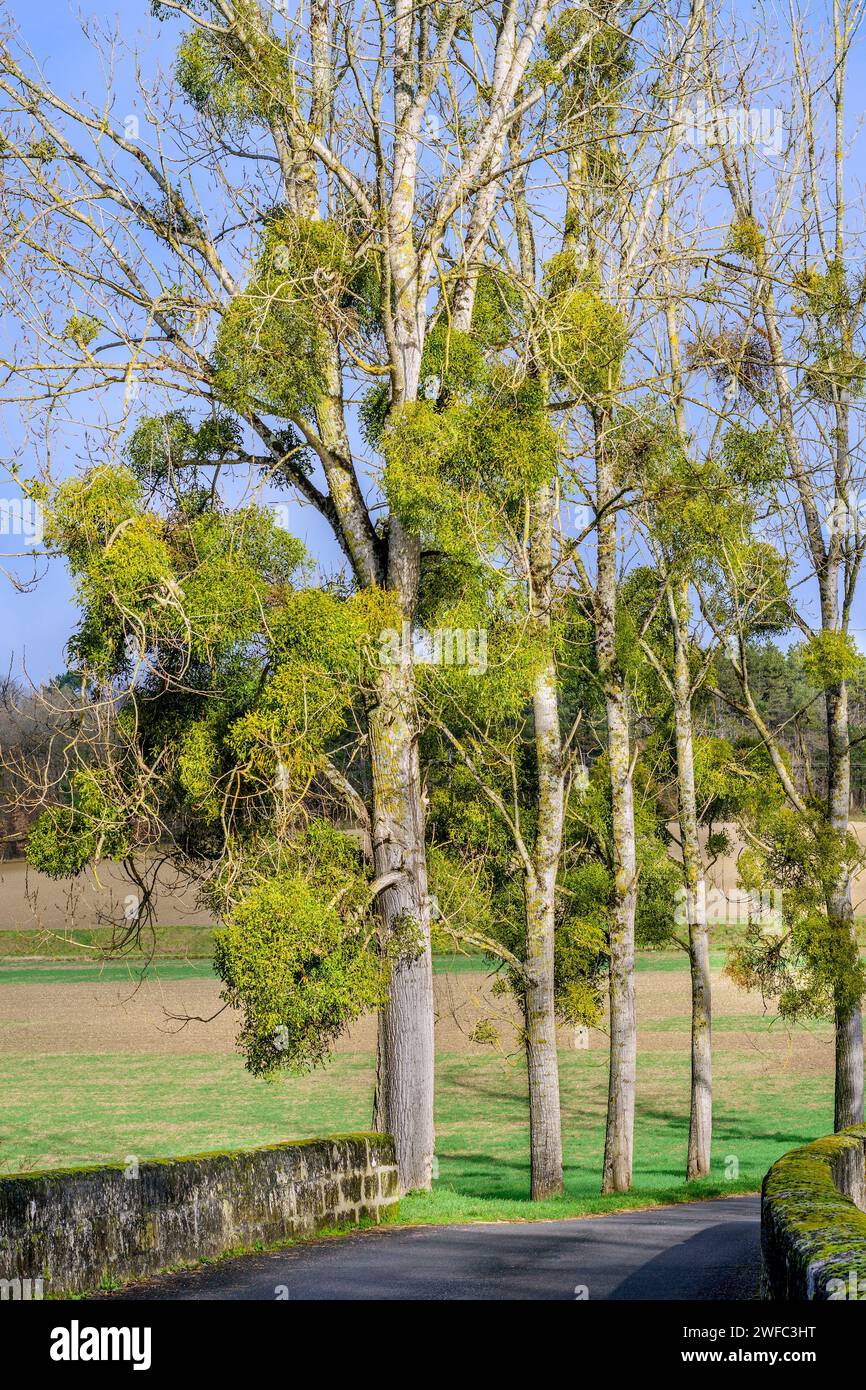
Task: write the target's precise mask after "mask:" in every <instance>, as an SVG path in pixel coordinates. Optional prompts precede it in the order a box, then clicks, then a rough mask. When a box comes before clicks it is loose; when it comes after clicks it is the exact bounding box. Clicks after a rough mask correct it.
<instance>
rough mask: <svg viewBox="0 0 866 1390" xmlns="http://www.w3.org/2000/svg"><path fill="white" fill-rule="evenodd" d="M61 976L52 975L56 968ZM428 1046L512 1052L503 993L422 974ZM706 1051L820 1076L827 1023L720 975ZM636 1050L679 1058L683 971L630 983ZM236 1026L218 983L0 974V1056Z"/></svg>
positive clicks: (357, 1041)
mask: <svg viewBox="0 0 866 1390" xmlns="http://www.w3.org/2000/svg"><path fill="white" fill-rule="evenodd" d="M60 973H61V974H62V971H61V972H60ZM434 987H435V994H436V1015H437V1018H436V1045H437V1050H438V1051H440V1052H451V1053H465V1054H475V1055H480V1054H484V1053H486V1054H488V1055H490V1053H491V1050H494V1051H495V1050H496V1047H495V1046H494V1048H493V1049H491V1045H490V1044H489V1043H485V1044H480V1043H477V1042H475V1041H473V1030H474V1028H475V1026H476V1024H477V1023H478V1022H479V1020H482V1019H484V1020H490V1021H492V1022H493V1023H494V1025H495V1027H496V1029H497V1032H498V1034H499V1044H498V1048H499V1050H501V1051H503V1052H511V1051H513V1050H514V1049H515V1048H516V1047H517V1043H518V1036H517V1029H518V1026H519V1019H518V1014H517V1010H516V1008H515V1006H514V1004H513V1003H512V1002H511V1000H510V999H508V998H507V997H505V998H503V997H496V996H495V995H494V994H493V993H492V992H491V980H490V978H489V977H488V976H486V975H483V974H470V973H468V972H466V973H460V974H441V975H436V976H435V977H434ZM713 989H714V1011H715V1015H716V1020H717V1024H716V1029H715V1037H714V1043H715V1050H716V1052H717V1054H723V1053H736V1054H737V1055H738V1057H739V1058H740V1059H741V1060H744V1061H748V1064H749V1069H750V1070H751V1071H753V1072H754V1074H755V1075H760V1074H761V1073H762V1072H778V1071H780V1070H787V1069H789V1068H795V1069H796V1070H797V1071H799V1072H808V1073H810V1074H813V1075H814V1074H819V1073H824V1072H826V1073H827V1074H828V1076H829V1075H831V1074H832V1068H833V1044H832V1033H831V1030H830V1029H829V1027H827V1026H824V1025H818V1024H816V1025H814V1026H812V1027H798V1028H796V1029H789V1028H787V1027H786V1026H785V1025H784V1024H782V1023H781V1022H780V1021H779V1020H778V1019H775V1018H773V1016H772V1015H770V1014H768V1013H766V1012H765V1011H764V1007H763V1004H762V1001H761V999H760V997H759V996H757V995H754V994H747V993H745V992H744V991H742V990H740V989H738V988H737V987H736V986H735V985H734V984H733V983H732V982H731V981H730V980H729V979H727V977H726V976H725V975H723V974H722V972H721V971H718V970H717V971H714V972H713ZM637 996H638V1045H639V1049H640V1050H641V1051H645V1052H668V1051H670V1052H674V1051H675V1052H679V1053H686V1054H687V1052H688V1014H689V998H690V993H689V977H688V973H687V972H685V971H680V972H673V971H663V970H645V971H642V972H641V973H639V974H638V976H637ZM237 1029H238V1019H237V1017H236V1015H235V1014H234V1013H233V1012H232V1011H231V1010H230V1009H228V1008H225V1007H224V1006H223V1005H222V1004H221V1002H220V999H219V982H218V981H217V980H216V979H214V980H213V981H211V980H209V979H207V978H200V977H199V978H191V979H189V980H178V979H169V980H162V979H159V978H158V976H154V975H148V976H147V977H146V978H144V979H143V980H138V979H137V978H136V976H135V974H134V972H133V971H132V970H131V971H130V976H129V980H128V981H122V982H118V981H116V980H112V981H99V982H93V981H90V982H88V983H75V984H65V983H63V982H62V981H61V982H58V983H45V984H41V983H2V976H0V1053H6V1054H10V1055H13V1054H19V1055H20V1054H28V1055H39V1054H42V1055H56V1054H64V1053H68V1054H93V1053H99V1054H129V1055H137V1056H142V1055H161V1056H167V1057H168V1056H185V1055H189V1054H205V1055H211V1056H226V1055H231V1054H233V1053H234V1050H235V1036H236V1033H237ZM578 1041H579V1040H578V1038H577V1037H576V1035H575V1034H574V1033H573V1032H572V1031H571V1030H567V1029H562V1030H560V1045H561V1047H562V1048H564V1049H573V1048H575V1046H576V1045H577V1043H578ZM606 1044H607V1040H606V1038H605V1036H604V1033H603V1031H602V1030H591V1032H590V1034H589V1038H588V1045H589V1049H590V1050H591V1051H596V1050H598V1051H604V1050H605V1049H606ZM375 1046H376V1025H375V1019H374V1018H373V1017H372V1016H371V1017H369V1018H365V1019H362V1020H361V1021H359V1022H358V1023H357V1024H356V1025H355V1026H354V1027H352V1028H351V1029H350V1030H349V1031H348V1032H347V1033H346V1034H345V1035H344V1036H343V1037H342V1038H341V1039H340V1041H339V1043H338V1046H337V1051H338V1052H341V1053H349V1054H355V1055H357V1056H361V1055H371V1054H373V1052H374V1051H375Z"/></svg>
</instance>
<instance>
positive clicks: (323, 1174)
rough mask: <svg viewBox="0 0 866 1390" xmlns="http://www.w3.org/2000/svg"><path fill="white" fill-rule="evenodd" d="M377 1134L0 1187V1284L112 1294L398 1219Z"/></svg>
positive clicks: (393, 1174) (50, 1175) (75, 1172)
mask: <svg viewBox="0 0 866 1390" xmlns="http://www.w3.org/2000/svg"><path fill="white" fill-rule="evenodd" d="M397 1199H398V1185H397V1165H396V1158H395V1153H394V1142H393V1140H392V1139H391V1138H390V1136H388V1135H383V1134H348V1135H347V1134H343V1135H334V1136H333V1137H330V1138H327V1139H312V1140H302V1141H300V1142H297V1143H285V1144H269V1145H265V1146H263V1147H261V1148H257V1149H239V1150H229V1151H222V1152H216V1153H206V1154H190V1155H186V1156H184V1157H183V1158H177V1159H154V1160H152V1161H149V1162H147V1163H142V1164H140V1165H139V1166H138V1167H137V1169H136V1170H135V1172H134V1174H130V1173H129V1172H128V1170H127V1169H126V1168H125V1167H124V1166H122V1165H118V1164H110V1165H106V1166H104V1167H87V1168H78V1169H66V1170H54V1171H51V1172H45V1173H18V1174H13V1175H10V1176H7V1177H2V1178H0V1279H16V1278H17V1279H26V1278H42V1279H43V1280H44V1281H45V1289H46V1292H47V1293H49V1294H53V1295H58V1294H60V1295H62V1294H70V1293H80V1292H84V1291H87V1290H91V1289H95V1288H98V1287H100V1286H106V1285H111V1286H114V1285H117V1284H118V1283H121V1282H123V1281H124V1280H125V1279H129V1278H140V1277H142V1276H145V1275H148V1274H153V1273H156V1272H158V1271H159V1270H162V1269H165V1268H168V1267H171V1266H173V1265H183V1264H189V1263H190V1262H192V1261H196V1260H201V1259H213V1258H215V1257H218V1256H220V1255H222V1254H224V1253H225V1252H226V1251H228V1250H234V1249H250V1248H253V1247H257V1246H266V1245H269V1244H274V1243H277V1242H279V1241H285V1240H288V1239H291V1238H292V1237H297V1236H303V1235H309V1234H313V1233H315V1232H318V1231H320V1230H323V1229H329V1228H333V1227H338V1226H346V1225H357V1224H359V1223H362V1222H364V1223H368V1222H371V1221H372V1222H376V1223H378V1222H380V1221H382V1220H387V1219H390V1218H391V1217H393V1215H394V1214H395V1212H396V1209H397Z"/></svg>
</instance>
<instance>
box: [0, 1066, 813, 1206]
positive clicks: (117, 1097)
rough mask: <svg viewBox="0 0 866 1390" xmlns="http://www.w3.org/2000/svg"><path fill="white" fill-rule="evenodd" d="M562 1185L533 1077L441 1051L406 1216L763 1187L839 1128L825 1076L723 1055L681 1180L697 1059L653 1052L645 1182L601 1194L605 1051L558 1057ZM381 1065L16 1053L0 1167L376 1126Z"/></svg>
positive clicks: (641, 1117) (643, 1090)
mask: <svg viewBox="0 0 866 1390" xmlns="http://www.w3.org/2000/svg"><path fill="white" fill-rule="evenodd" d="M561 1073H562V1097H563V1129H564V1134H565V1164H566V1192H565V1195H564V1196H563V1197H561V1198H558V1199H556V1200H555V1201H550V1202H544V1203H536V1204H533V1203H530V1202H529V1200H528V1191H529V1154H528V1138H527V1127H526V1078H525V1072H524V1069H523V1067H522V1066H520V1065H511V1064H510V1063H508V1062H507V1061H505V1060H504V1059H502V1058H499V1057H478V1056H463V1055H460V1054H456V1053H446V1054H443V1055H441V1056H440V1057H439V1060H438V1099H437V1116H436V1126H437V1135H438V1139H437V1170H436V1180H435V1183H434V1190H433V1192H432V1194H429V1195H426V1194H425V1195H411V1196H409V1197H408V1198H406V1199H405V1200H404V1201H403V1203H402V1204H401V1213H400V1220H401V1221H402V1222H410V1223H412V1222H424V1223H427V1222H451V1221H476V1220H491V1221H498V1220H514V1219H539V1218H546V1217H561V1216H575V1215H588V1214H591V1213H597V1212H605V1211H614V1210H619V1209H623V1208H634V1207H641V1206H650V1205H654V1204H658V1203H668V1202H679V1201H687V1200H690V1199H694V1198H698V1197H711V1196H730V1195H731V1194H732V1193H735V1192H747V1191H755V1190H757V1188H758V1187H759V1185H760V1182H761V1179H762V1177H763V1175H764V1173H765V1172H766V1171H767V1169H768V1168H769V1167H770V1165H771V1164H772V1163H773V1162H774V1161H775V1159H777V1158H778V1157H779V1156H780V1155H781V1154H782V1153H784V1152H785V1151H786V1150H787V1149H790V1148H792V1147H794V1146H796V1145H798V1144H802V1143H805V1142H806V1141H807V1140H809V1139H812V1138H815V1137H817V1136H818V1135H820V1134H822V1133H825V1132H826V1131H827V1128H828V1126H831V1125H832V1086H831V1085H830V1084H829V1083H828V1078H827V1077H824V1076H820V1075H817V1076H809V1075H805V1076H804V1075H797V1074H795V1073H794V1072H793V1070H780V1071H778V1072H774V1073H772V1074H763V1075H761V1076H760V1077H758V1076H756V1074H755V1069H754V1065H753V1064H752V1063H751V1062H750V1060H749V1059H744V1058H743V1057H742V1056H741V1055H739V1054H737V1053H733V1054H720V1056H719V1058H718V1059H717V1066H716V1073H717V1100H716V1144H715V1157H714V1163H713V1173H712V1176H711V1177H710V1178H708V1179H707V1180H706V1181H704V1182H701V1183H693V1184H689V1185H686V1184H685V1183H684V1182H683V1180H682V1167H683V1164H684V1158H685V1149H686V1136H687V1131H688V1058H687V1057H682V1056H679V1055H675V1054H671V1053H667V1052H648V1053H645V1054H643V1055H642V1056H641V1058H640V1061H639V1068H638V1086H639V1100H638V1109H637V1126H636V1146H635V1150H636V1151H635V1183H634V1188H633V1190H632V1192H631V1193H629V1194H628V1195H626V1196H624V1197H617V1198H604V1199H602V1198H601V1197H600V1196H599V1194H598V1188H599V1184H600V1178H601V1154H602V1147H603V1137H604V1110H605V1098H606V1085H607V1059H606V1057H605V1056H604V1055H603V1054H602V1053H601V1052H597V1053H595V1052H590V1053H563V1054H562V1056H561ZM372 1090H373V1059H372V1058H370V1057H367V1056H352V1055H345V1054H343V1055H340V1056H338V1057H337V1058H335V1060H334V1061H333V1062H332V1063H331V1064H330V1065H329V1066H328V1068H327V1070H326V1071H325V1072H323V1073H321V1072H320V1073H317V1074H315V1075H313V1076H307V1077H294V1078H289V1079H283V1080H281V1081H278V1082H273V1083H268V1082H263V1081H256V1080H255V1079H254V1078H252V1077H250V1076H249V1075H248V1074H247V1073H246V1072H245V1071H244V1069H243V1066H242V1064H241V1062H240V1060H239V1059H235V1058H222V1057H208V1056H203V1055H200V1054H196V1055H189V1056H183V1057H176V1056H175V1057H147V1056H72V1055H58V1056H37V1057H32V1056H17V1057H6V1058H4V1059H2V1060H0V1096H2V1104H0V1172H3V1173H10V1172H15V1171H24V1170H28V1169H29V1170H33V1169H39V1168H52V1167H61V1166H70V1165H76V1164H82V1163H99V1162H127V1161H129V1156H130V1155H134V1156H135V1157H136V1158H138V1159H139V1160H143V1159H146V1158H150V1157H166V1156H170V1155H172V1154H183V1153H195V1152H200V1151H202V1150H205V1149H219V1148H234V1147H244V1146H250V1145H254V1144H263V1143H269V1142H275V1141H277V1140H285V1139H290V1138H300V1137H306V1136H310V1135H321V1134H328V1133H336V1132H339V1131H346V1130H351V1129H356V1128H364V1127H366V1126H367V1125H368V1124H369V1120H370V1111H371V1102H372Z"/></svg>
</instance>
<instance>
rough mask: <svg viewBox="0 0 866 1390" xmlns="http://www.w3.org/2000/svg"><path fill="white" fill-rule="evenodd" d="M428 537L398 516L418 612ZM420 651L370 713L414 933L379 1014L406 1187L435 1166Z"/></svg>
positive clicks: (379, 785)
mask: <svg viewBox="0 0 866 1390" xmlns="http://www.w3.org/2000/svg"><path fill="white" fill-rule="evenodd" d="M418 559H419V545H418V542H417V540H416V539H415V538H413V537H411V536H408V535H407V534H406V533H405V532H404V530H403V528H402V526H401V524H400V522H399V520H398V519H397V518H396V517H395V518H394V519H393V520H392V523H391V537H390V544H389V571H388V577H389V583H390V586H391V587H392V588H393V589H395V590H396V591H397V592H398V593H400V595H401V596H402V598H403V603H404V609H405V611H406V613H407V615H410V614H411V612H412V609H413V607H414V596H415V594H416V592H417V580H418ZM413 709H414V672H413V667H412V652H411V649H407V648H406V646H405V645H404V646H401V650H400V659H399V661H398V662H396V663H394V664H392V665H383V667H382V670H381V674H380V685H379V691H378V700H377V703H376V705H375V707H374V708H373V709H372V710H371V712H370V715H369V731H370V769H371V775H372V784H373V818H372V820H373V829H372V839H373V867H374V871H375V874H376V877H377V878H378V877H381V876H382V875H385V874H390V873H395V872H396V873H399V874H400V875H401V877H400V878H399V880H398V881H397V882H396V883H394V884H393V885H391V886H390V887H388V888H386V889H385V890H384V892H382V893H380V895H379V898H378V905H379V912H380V914H381V917H382V921H383V925H384V933H385V938H386V941H387V939H388V938H389V937H393V936H394V935H395V933H396V934H399V935H400V936H402V937H409V938H411V939H410V940H408V941H407V942H406V945H405V947H404V948H403V949H401V950H400V951H399V953H398V955H397V957H396V959H395V960H394V962H393V965H392V968H391V981H390V990H389V995H388V1002H387V1004H386V1006H385V1008H384V1009H383V1010H382V1013H381V1017H380V1020H379V1057H378V1076H377V1087H376V1102H375V1113H374V1123H376V1124H377V1126H378V1127H379V1128H381V1129H383V1130H384V1131H385V1132H386V1133H388V1134H393V1136H394V1141H395V1144H396V1149H397V1167H398V1171H399V1180H400V1190H401V1192H410V1191H414V1190H416V1189H429V1187H430V1185H431V1180H432V1170H433V1144H434V1129H433V1072H434V1047H433V968H432V960H431V954H430V898H429V893H428V888H427V856H426V845H425V815H424V798H423V792H422V787H421V772H420V767H419V761H418V743H417V735H416V730H415V728H414V727H413V725H412V723H411V722H410V720H411V715H412V711H413Z"/></svg>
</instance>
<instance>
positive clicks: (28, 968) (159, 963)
mask: <svg viewBox="0 0 866 1390" xmlns="http://www.w3.org/2000/svg"><path fill="white" fill-rule="evenodd" d="M2 943H3V938H2V936H0V944H2ZM710 963H711V965H712V966H713V968H714V969H721V968H722V967H723V966H724V963H725V955H724V952H721V953H716V952H714V953H712V954H711V956H710ZM488 968H489V969H493V965H492V963H490V964H489V965H488V963H486V962H485V959H484V957H482V956H463V955H436V956H434V957H433V974H434V975H464V974H467V975H478V974H479V973H480V974H484V973H485V972H486V970H487V969H488ZM635 969H636V970H641V971H643V970H664V971H671V970H687V969H688V957H687V956H686V955H685V953H684V952H682V951H680V952H678V953H677V954H676V955H672V954H670V953H667V952H662V951H643V952H638V954H637V957H636V960H635ZM143 978H147V979H157V980H203V979H212V978H213V966H212V964H211V959H210V957H202V958H200V959H194V958H192V957H189V958H186V957H184V958H181V959H176V958H172V957H163V956H155V957H154V958H153V959H152V960H151V959H148V958H147V957H146V956H141V955H130V956H125V957H123V958H122V959H111V958H107V959H96V960H93V959H90V958H84V959H82V958H81V956H76V957H75V959H74V960H50V959H46V960H40V959H34V958H33V957H31V956H15V955H14V954H13V955H11V956H5V957H4V956H2V955H0V985H4V984H7V985H35V984H66V985H74V984H78V985H84V984H96V983H98V982H99V981H103V982H106V983H111V982H121V983H122V982H123V981H125V980H130V981H133V982H138V981H139V980H141V979H143Z"/></svg>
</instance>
